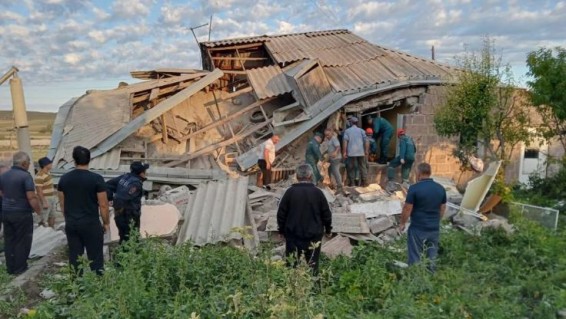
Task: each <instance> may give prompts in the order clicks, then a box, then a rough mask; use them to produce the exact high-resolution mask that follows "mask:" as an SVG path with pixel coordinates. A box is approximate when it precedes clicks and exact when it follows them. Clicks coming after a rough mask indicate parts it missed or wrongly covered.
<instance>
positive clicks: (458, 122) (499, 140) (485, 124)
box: [434, 37, 530, 165]
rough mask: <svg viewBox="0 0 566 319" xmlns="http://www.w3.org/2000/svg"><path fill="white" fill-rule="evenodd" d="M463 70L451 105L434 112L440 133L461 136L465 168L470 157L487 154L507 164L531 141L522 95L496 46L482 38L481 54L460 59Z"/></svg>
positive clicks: (450, 98) (451, 89)
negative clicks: (517, 151)
mask: <svg viewBox="0 0 566 319" xmlns="http://www.w3.org/2000/svg"><path fill="white" fill-rule="evenodd" d="M456 63H457V66H458V67H459V69H460V71H459V74H458V78H457V83H456V84H454V85H452V86H450V87H449V90H448V96H447V101H446V103H445V104H443V105H441V106H440V107H439V108H438V109H437V110H436V112H435V118H434V125H435V128H436V131H437V132H438V134H439V135H441V136H444V137H459V142H458V145H457V146H458V147H457V149H456V151H455V155H456V156H457V157H458V158H459V159H460V161H461V162H462V163H463V164H464V165H467V163H468V158H469V156H470V155H474V156H478V148H482V149H483V150H484V154H483V157H484V159H489V160H504V162H503V163H504V165H505V162H506V161H508V160H509V159H510V157H511V155H512V151H513V148H514V147H516V146H517V145H518V144H519V143H520V142H527V143H528V141H529V139H530V132H529V123H530V116H529V114H528V109H527V108H526V107H524V104H523V103H521V99H522V94H524V92H522V91H520V90H518V89H517V88H516V86H515V82H514V78H513V74H512V72H511V67H510V65H509V64H504V63H503V62H502V58H501V56H498V55H497V54H496V50H495V45H494V42H493V41H492V40H491V39H490V38H489V37H486V38H484V41H483V46H482V48H481V50H480V51H479V52H474V51H467V52H466V53H465V54H464V55H462V56H460V57H457V58H456Z"/></svg>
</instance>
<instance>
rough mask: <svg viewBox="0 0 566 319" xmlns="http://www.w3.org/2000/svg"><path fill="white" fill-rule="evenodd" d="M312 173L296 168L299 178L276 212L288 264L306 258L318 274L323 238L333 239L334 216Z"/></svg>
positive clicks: (287, 192) (306, 169)
mask: <svg viewBox="0 0 566 319" xmlns="http://www.w3.org/2000/svg"><path fill="white" fill-rule="evenodd" d="M312 175H313V171H312V168H311V166H310V165H308V164H301V165H299V167H297V179H298V180H299V182H298V183H297V184H293V186H291V187H290V188H289V189H288V190H287V191H286V192H285V194H284V195H283V198H281V202H280V203H279V209H278V211H277V226H278V228H279V234H281V235H282V236H284V237H285V241H286V256H287V259H288V260H287V263H288V265H289V264H290V262H289V259H290V258H294V264H293V265H294V266H296V265H297V263H298V261H299V260H300V258H301V257H303V256H304V258H305V259H306V261H307V263H308V265H309V266H310V267H311V268H312V270H313V275H315V276H316V275H318V259H319V257H320V248H321V241H322V236H323V235H324V234H325V233H326V235H327V236H329V237H330V235H331V230H332V213H331V212H330V207H329V206H328V201H327V200H326V197H325V196H324V194H323V193H322V191H321V190H320V189H318V188H316V186H315V185H314V184H313V183H312Z"/></svg>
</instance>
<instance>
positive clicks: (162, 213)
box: [109, 204, 181, 242]
mask: <svg viewBox="0 0 566 319" xmlns="http://www.w3.org/2000/svg"><path fill="white" fill-rule="evenodd" d="M111 215H112V216H111V218H110V238H109V240H110V242H115V241H118V240H119V239H120V236H119V235H118V228H117V227H116V223H115V222H114V213H113V212H112V213H111ZM179 220H181V213H179V210H178V209H177V207H176V206H175V205H173V204H163V205H143V206H142V215H141V221H140V224H141V225H140V228H141V229H140V233H141V237H142V238H146V237H150V236H157V237H168V236H173V235H174V234H175V232H176V230H177V225H178V224H179Z"/></svg>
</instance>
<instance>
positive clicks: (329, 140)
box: [324, 128, 342, 193]
mask: <svg viewBox="0 0 566 319" xmlns="http://www.w3.org/2000/svg"><path fill="white" fill-rule="evenodd" d="M324 137H325V139H326V145H327V151H326V152H327V154H328V162H329V163H330V166H329V167H328V176H330V179H332V176H334V180H335V181H336V191H337V192H338V193H342V176H341V175H340V165H341V164H342V154H341V153H340V142H339V141H338V137H336V134H334V131H333V130H332V129H330V128H327V129H326V130H324Z"/></svg>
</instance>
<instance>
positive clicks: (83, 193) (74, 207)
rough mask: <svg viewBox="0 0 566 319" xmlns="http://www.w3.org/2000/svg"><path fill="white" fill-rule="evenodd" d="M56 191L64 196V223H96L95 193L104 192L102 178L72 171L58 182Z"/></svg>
mask: <svg viewBox="0 0 566 319" xmlns="http://www.w3.org/2000/svg"><path fill="white" fill-rule="evenodd" d="M58 190H59V191H60V192H63V193H64V195H65V204H64V209H65V211H64V214H65V222H66V223H73V222H91V221H98V199H97V193H100V192H105V191H106V188H105V184H104V179H103V178H102V176H100V175H98V174H95V173H93V172H90V171H88V170H84V169H74V170H72V171H70V172H69V173H67V174H65V175H63V176H62V177H61V179H60V180H59V184H58Z"/></svg>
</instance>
